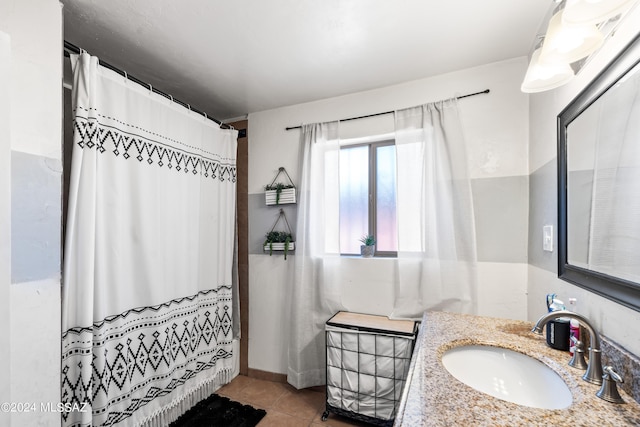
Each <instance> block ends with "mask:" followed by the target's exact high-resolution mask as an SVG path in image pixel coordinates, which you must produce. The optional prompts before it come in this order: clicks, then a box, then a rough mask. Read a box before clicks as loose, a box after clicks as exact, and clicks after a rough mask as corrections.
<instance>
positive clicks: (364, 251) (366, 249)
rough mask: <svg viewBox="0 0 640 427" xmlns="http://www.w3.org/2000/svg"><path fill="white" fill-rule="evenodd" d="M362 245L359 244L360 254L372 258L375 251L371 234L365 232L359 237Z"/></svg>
mask: <svg viewBox="0 0 640 427" xmlns="http://www.w3.org/2000/svg"><path fill="white" fill-rule="evenodd" d="M360 242H362V245H360V254H361V255H362V257H363V258H372V257H373V254H374V253H375V252H376V239H375V237H373V234H365V235H364V236H362V238H361V239H360Z"/></svg>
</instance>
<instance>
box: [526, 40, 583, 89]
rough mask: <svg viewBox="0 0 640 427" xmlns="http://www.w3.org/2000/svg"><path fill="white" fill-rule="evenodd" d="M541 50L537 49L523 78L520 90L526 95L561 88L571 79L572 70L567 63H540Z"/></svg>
mask: <svg viewBox="0 0 640 427" xmlns="http://www.w3.org/2000/svg"><path fill="white" fill-rule="evenodd" d="M541 50H542V48H540V47H539V48H537V49H536V50H535V51H534V52H533V55H532V56H531V62H530V63H529V68H528V69H527V74H526V75H525V76H524V81H523V82H522V86H520V90H521V91H522V92H526V93H533V92H543V91H545V90H550V89H554V88H557V87H559V86H562V85H563V84H565V83H567V82H568V81H569V80H571V79H572V78H573V75H574V73H573V69H572V68H571V67H570V66H569V64H568V63H557V64H553V63H547V62H542V61H540V53H541Z"/></svg>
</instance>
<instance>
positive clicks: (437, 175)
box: [391, 99, 477, 318]
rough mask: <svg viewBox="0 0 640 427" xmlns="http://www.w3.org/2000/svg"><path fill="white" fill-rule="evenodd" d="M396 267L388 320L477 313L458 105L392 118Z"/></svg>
mask: <svg viewBox="0 0 640 427" xmlns="http://www.w3.org/2000/svg"><path fill="white" fill-rule="evenodd" d="M395 120H396V121H395V128H396V129H395V132H396V158H397V171H398V172H397V174H398V176H397V186H398V189H397V201H396V210H397V219H398V268H397V270H396V271H397V280H396V283H395V284H394V285H395V290H394V291H395V301H394V310H393V313H392V314H391V317H393V318H421V317H422V313H423V312H424V311H425V310H443V311H452V312H462V313H474V312H475V310H476V300H477V298H476V287H477V278H476V243H475V225H474V214H473V199H472V194H471V182H470V180H469V173H468V165H467V156H466V145H465V140H464V135H463V132H462V126H461V123H460V117H459V113H458V106H457V101H456V100H455V99H453V100H447V101H441V102H437V103H431V104H426V105H423V106H419V107H414V108H408V109H405V110H400V111H397V112H396V118H395Z"/></svg>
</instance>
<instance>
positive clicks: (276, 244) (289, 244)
mask: <svg viewBox="0 0 640 427" xmlns="http://www.w3.org/2000/svg"><path fill="white" fill-rule="evenodd" d="M266 237H267V238H266V240H265V241H264V244H263V245H262V246H263V248H262V250H263V251H264V252H266V251H269V255H271V254H273V251H284V259H287V253H288V252H289V251H292V250H294V249H295V248H296V242H294V241H293V236H292V235H291V233H288V232H286V231H273V230H272V231H270V232H268V233H267V236H266Z"/></svg>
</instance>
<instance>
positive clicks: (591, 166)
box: [567, 65, 640, 282]
mask: <svg viewBox="0 0 640 427" xmlns="http://www.w3.org/2000/svg"><path fill="white" fill-rule="evenodd" d="M567 260H568V264H571V265H575V266H578V267H582V268H585V269H589V270H593V271H596V272H599V273H604V274H607V275H610V276H615V277H619V278H621V279H625V280H628V281H632V282H640V65H636V66H635V67H634V68H633V69H632V70H630V71H629V72H627V73H626V74H625V75H624V76H623V77H622V78H621V79H619V80H618V81H617V82H616V83H615V84H614V85H613V86H612V87H611V88H609V89H608V90H607V91H606V92H605V93H604V94H603V95H602V96H600V97H599V98H598V99H597V100H596V101H595V102H594V103H593V104H591V105H590V106H589V107H588V108H587V109H585V110H584V111H582V112H581V113H580V115H579V116H577V117H576V118H575V120H573V121H572V122H571V123H570V124H569V125H568V127H567Z"/></svg>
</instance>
